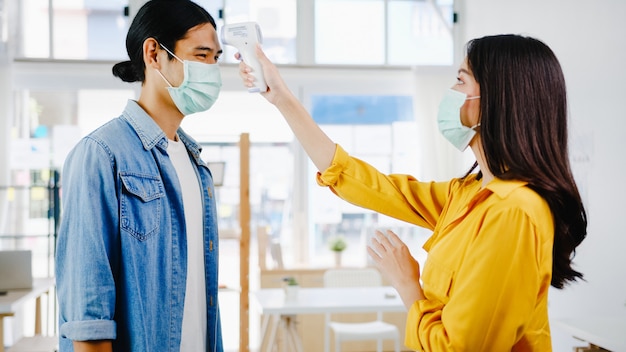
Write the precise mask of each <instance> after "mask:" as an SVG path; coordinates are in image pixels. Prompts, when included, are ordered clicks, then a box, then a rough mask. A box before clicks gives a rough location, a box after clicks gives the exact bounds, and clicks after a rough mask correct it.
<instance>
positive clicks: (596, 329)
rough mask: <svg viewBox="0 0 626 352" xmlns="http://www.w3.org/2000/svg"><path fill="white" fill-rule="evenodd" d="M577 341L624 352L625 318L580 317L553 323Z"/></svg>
mask: <svg viewBox="0 0 626 352" xmlns="http://www.w3.org/2000/svg"><path fill="white" fill-rule="evenodd" d="M553 324H554V326H555V327H559V328H561V329H563V330H565V331H567V332H568V333H570V334H571V335H572V336H574V337H575V338H577V339H580V340H583V341H586V342H588V343H590V344H592V345H596V346H599V347H602V348H604V349H607V350H609V351H614V352H622V351H626V317H581V318H571V319H559V320H555V321H554V322H553Z"/></svg>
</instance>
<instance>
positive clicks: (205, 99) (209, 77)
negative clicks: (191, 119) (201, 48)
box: [157, 44, 222, 115]
mask: <svg viewBox="0 0 626 352" xmlns="http://www.w3.org/2000/svg"><path fill="white" fill-rule="evenodd" d="M161 47H162V48H163V49H165V51H167V52H168V53H170V54H171V55H172V56H174V57H175V58H176V60H178V61H180V62H182V63H183V70H184V74H185V76H184V79H183V83H181V84H180V85H179V86H178V87H174V86H172V84H171V83H170V82H169V81H168V80H167V79H166V78H165V76H163V74H162V73H161V72H160V71H159V70H157V72H158V73H159V75H160V76H161V78H163V80H164V81H165V82H166V83H167V84H168V85H169V87H168V88H167V90H168V91H169V93H170V96H171V97H172V100H173V101H174V104H176V107H177V108H178V110H180V112H181V113H182V114H183V115H190V114H193V113H196V112H202V111H207V110H209V109H210V108H211V106H213V104H214V103H215V101H216V100H217V97H218V96H219V94H220V89H221V88H222V76H221V74H220V68H219V65H218V64H205V63H202V62H197V61H189V60H181V59H180V58H178V56H176V55H174V53H173V52H171V51H170V50H169V49H167V48H166V47H165V46H164V45H163V44H161Z"/></svg>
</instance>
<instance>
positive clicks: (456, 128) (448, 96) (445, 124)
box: [437, 89, 480, 151]
mask: <svg viewBox="0 0 626 352" xmlns="http://www.w3.org/2000/svg"><path fill="white" fill-rule="evenodd" d="M478 98H480V95H478V96H475V97H469V98H468V97H467V94H465V93H461V92H459V91H457V90H454V89H448V90H447V91H446V92H445V93H444V95H443V99H442V100H441V103H440V104H439V112H438V114H437V125H438V126H439V132H441V134H442V135H443V136H444V137H445V138H446V139H447V140H448V141H449V142H450V143H452V145H454V146H455V147H456V148H457V149H458V150H460V151H464V150H465V149H466V148H467V146H468V145H469V143H470V141H471V140H472V138H474V135H475V134H476V131H475V130H474V129H475V128H476V127H478V126H480V123H478V124H476V125H474V126H472V127H467V126H465V125H463V123H462V122H461V107H462V106H463V104H465V100H472V99H478Z"/></svg>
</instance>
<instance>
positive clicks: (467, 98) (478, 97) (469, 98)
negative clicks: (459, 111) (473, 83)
mask: <svg viewBox="0 0 626 352" xmlns="http://www.w3.org/2000/svg"><path fill="white" fill-rule="evenodd" d="M474 99H480V95H477V96H475V97H466V98H465V100H474ZM478 127H480V122H479V123H477V124H475V125H474V126H472V127H470V128H471V129H473V130H476V128H478Z"/></svg>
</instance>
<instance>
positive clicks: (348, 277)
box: [324, 268, 383, 287]
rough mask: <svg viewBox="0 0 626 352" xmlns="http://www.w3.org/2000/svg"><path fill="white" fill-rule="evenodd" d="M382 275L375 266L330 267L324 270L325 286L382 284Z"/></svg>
mask: <svg viewBox="0 0 626 352" xmlns="http://www.w3.org/2000/svg"><path fill="white" fill-rule="evenodd" d="M382 281H383V280H382V276H381V275H380V272H379V271H378V270H376V269H375V268H362V269H328V270H326V271H325V272H324V286H325V287H370V286H381V285H382Z"/></svg>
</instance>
